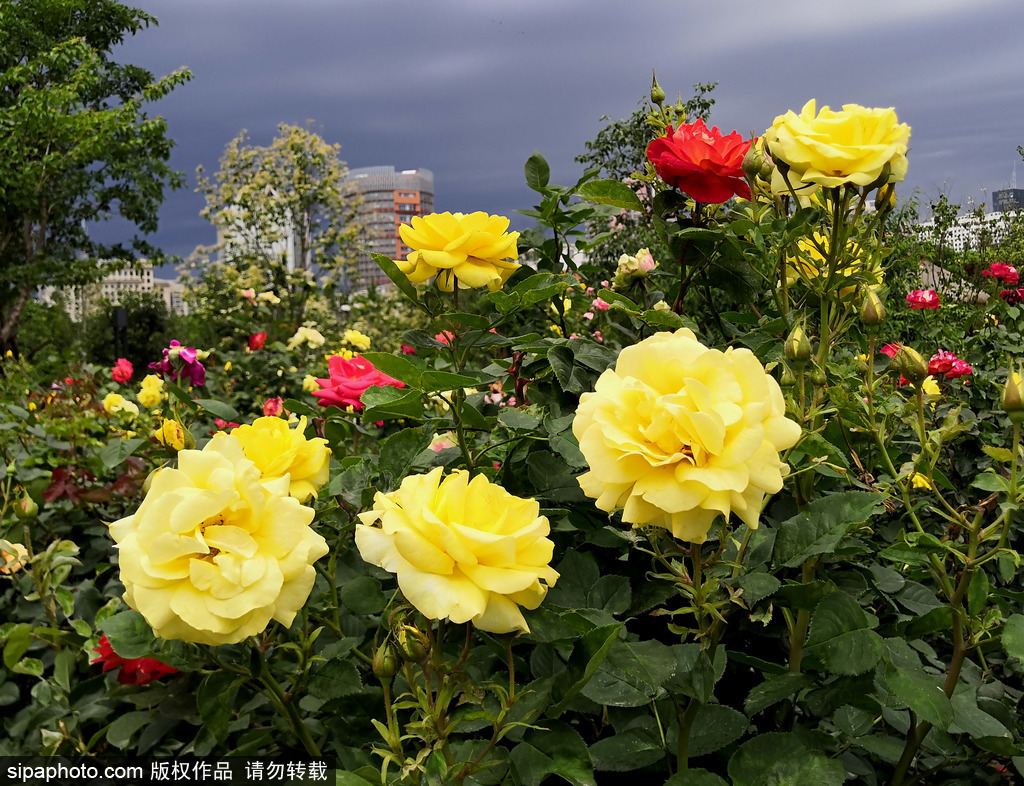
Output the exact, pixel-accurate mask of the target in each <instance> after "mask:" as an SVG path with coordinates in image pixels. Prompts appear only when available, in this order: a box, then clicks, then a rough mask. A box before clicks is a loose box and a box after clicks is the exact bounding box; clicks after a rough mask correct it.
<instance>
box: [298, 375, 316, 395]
mask: <svg viewBox="0 0 1024 786" xmlns="http://www.w3.org/2000/svg"><path fill="white" fill-rule="evenodd" d="M302 389H303V390H304V391H306V392H307V393H312V392H313V391H314V390H320V383H319V382H317V381H316V377H314V376H313V375H312V374H306V376H305V377H303V378H302Z"/></svg>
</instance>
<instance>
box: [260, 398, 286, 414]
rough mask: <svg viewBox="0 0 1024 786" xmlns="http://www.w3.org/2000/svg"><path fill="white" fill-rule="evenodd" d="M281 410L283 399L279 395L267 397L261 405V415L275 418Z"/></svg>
mask: <svg viewBox="0 0 1024 786" xmlns="http://www.w3.org/2000/svg"><path fill="white" fill-rule="evenodd" d="M282 412H284V399H283V398H281V397H280V396H275V397H274V398H268V399H267V401H266V403H265V404H264V405H263V417H265V418H276V417H277V416H278V415H280V414H281V413H282Z"/></svg>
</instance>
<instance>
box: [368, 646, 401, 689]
mask: <svg viewBox="0 0 1024 786" xmlns="http://www.w3.org/2000/svg"><path fill="white" fill-rule="evenodd" d="M397 671H398V656H397V655H396V654H395V648H394V647H392V646H391V644H390V643H388V642H386V641H385V642H384V643H383V644H381V645H380V646H379V647H378V648H377V652H375V653H374V655H373V673H374V675H376V677H377V679H379V680H380V681H381V682H388V681H390V680H391V678H392V677H394V676H395V673H396V672H397Z"/></svg>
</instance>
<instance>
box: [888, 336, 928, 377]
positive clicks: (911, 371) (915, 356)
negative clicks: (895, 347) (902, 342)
mask: <svg viewBox="0 0 1024 786" xmlns="http://www.w3.org/2000/svg"><path fill="white" fill-rule="evenodd" d="M895 360H896V368H898V369H899V372H900V373H901V374H902V375H903V376H904V377H906V378H907V380H908V381H910V382H912V383H913V384H914V385H917V386H918V387H920V386H921V383H922V382H924V381H925V379H927V378H928V363H927V362H926V361H925V359H924V358H923V357H921V355H920V353H919V352H917V350H914V349H911V348H910V347H906V346H901V347H900V348H899V351H898V352H897V353H896V357H895Z"/></svg>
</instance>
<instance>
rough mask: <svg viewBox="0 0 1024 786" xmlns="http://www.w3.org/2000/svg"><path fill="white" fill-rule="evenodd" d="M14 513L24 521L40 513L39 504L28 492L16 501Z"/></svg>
mask: <svg viewBox="0 0 1024 786" xmlns="http://www.w3.org/2000/svg"><path fill="white" fill-rule="evenodd" d="M14 515H15V517H17V518H19V519H21V520H22V521H27V520H28V519H34V518H35V517H36V516H38V515H39V505H37V504H36V501H35V500H34V499H32V497H30V496H29V495H28V492H26V493H25V494H24V495H22V497H21V499H19V500H18V501H17V502H15V503H14Z"/></svg>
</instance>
